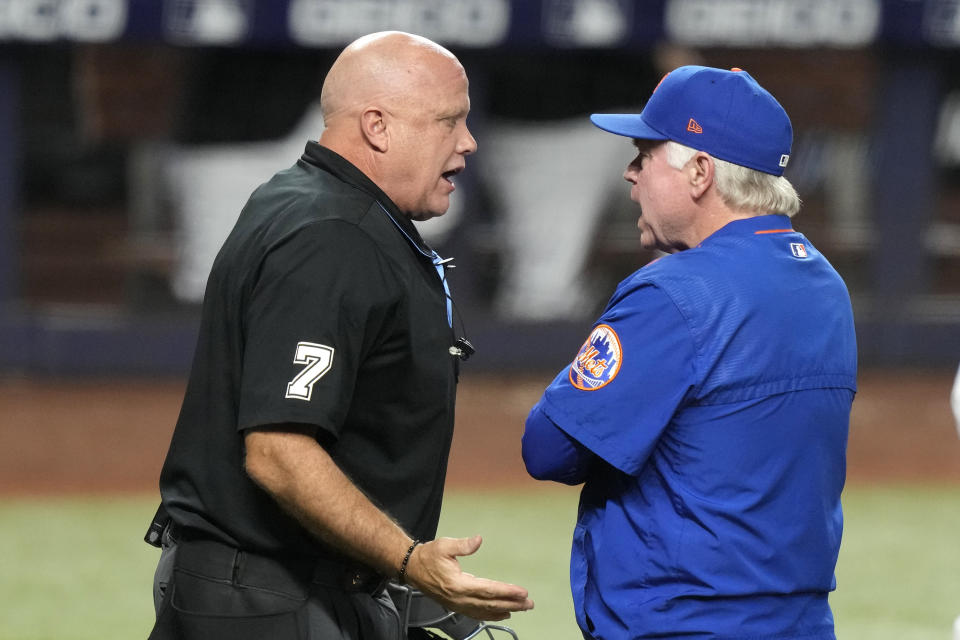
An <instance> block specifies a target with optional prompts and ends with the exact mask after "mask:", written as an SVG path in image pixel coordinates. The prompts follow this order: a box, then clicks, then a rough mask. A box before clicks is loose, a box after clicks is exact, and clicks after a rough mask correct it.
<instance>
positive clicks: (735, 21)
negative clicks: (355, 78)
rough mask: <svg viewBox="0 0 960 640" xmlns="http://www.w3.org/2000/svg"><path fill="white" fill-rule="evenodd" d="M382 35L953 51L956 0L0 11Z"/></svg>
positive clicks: (45, 27) (365, 1) (57, 0)
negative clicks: (896, 45) (885, 45)
mask: <svg viewBox="0 0 960 640" xmlns="http://www.w3.org/2000/svg"><path fill="white" fill-rule="evenodd" d="M383 29H399V30H403V31H410V32H413V33H419V34H421V35H424V36H427V37H429V38H432V39H434V40H437V41H438V42H441V43H443V44H446V45H448V46H453V47H466V48H496V47H554V48H578V47H579V48H629V47H645V46H650V45H652V44H653V43H655V42H658V41H661V40H669V41H673V42H678V43H681V44H688V45H693V46H720V47H722V46H735V47H744V46H748V47H749V46H763V47H822V46H830V47H863V46H867V45H869V44H871V43H874V42H877V41H895V42H900V43H905V44H911V45H930V46H937V47H955V46H957V45H958V44H960V2H957V0H649V1H648V0H513V1H511V0H0V41H22V42H32V43H44V42H56V41H64V40H65V41H76V42H110V41H115V40H139V41H153V42H167V43H170V44H175V45H183V46H232V47H243V46H290V45H294V46H301V47H311V48H338V47H340V46H342V45H343V44H345V43H347V42H349V41H351V40H353V39H354V38H356V37H358V36H360V35H363V34H365V33H370V32H372V31H379V30H383Z"/></svg>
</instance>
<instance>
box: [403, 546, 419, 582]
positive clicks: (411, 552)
mask: <svg viewBox="0 0 960 640" xmlns="http://www.w3.org/2000/svg"><path fill="white" fill-rule="evenodd" d="M418 544H421V543H420V541H419V540H414V541H413V544H412V545H410V548H409V549H407V555H405V556H403V562H401V563H400V572H399V573H398V574H397V580H398V581H399V582H400V584H406V579H407V563H409V562H410V556H412V555H413V550H414V549H416V548H417V545H418Z"/></svg>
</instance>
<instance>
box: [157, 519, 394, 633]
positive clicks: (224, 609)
mask: <svg viewBox="0 0 960 640" xmlns="http://www.w3.org/2000/svg"><path fill="white" fill-rule="evenodd" d="M164 543H165V545H164V550H163V554H162V556H161V560H160V564H159V565H158V566H157V575H156V577H155V582H154V590H155V595H156V596H157V600H156V605H157V621H156V625H155V626H154V628H153V632H152V633H151V634H150V640H173V639H175V638H176V639H183V640H194V639H196V640H201V639H202V640H221V639H222V640H254V639H256V640H267V639H269V640H307V639H313V640H399V639H400V638H402V637H403V636H402V635H401V630H400V626H401V622H400V617H399V615H398V614H397V610H396V608H395V607H394V605H393V602H392V601H391V599H390V597H389V595H387V593H386V591H385V590H384V589H382V588H381V589H379V590H377V589H376V588H375V587H374V588H371V589H368V590H367V591H363V590H347V589H345V588H344V585H343V583H342V581H341V576H337V575H327V576H325V575H324V572H323V571H322V568H321V570H316V569H315V568H313V567H300V566H295V565H291V564H290V563H287V564H283V563H280V562H277V561H275V560H272V559H270V558H265V557H263V556H256V555H252V554H247V553H243V552H239V551H237V550H236V549H234V548H232V547H230V546H227V545H223V544H221V543H219V542H214V541H209V540H191V541H181V542H179V543H176V542H174V541H173V540H171V539H169V537H168V536H165V540H164Z"/></svg>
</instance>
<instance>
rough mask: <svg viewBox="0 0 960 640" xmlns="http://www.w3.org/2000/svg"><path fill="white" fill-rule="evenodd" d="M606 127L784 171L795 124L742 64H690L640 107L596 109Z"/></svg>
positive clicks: (768, 170) (663, 82) (596, 121)
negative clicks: (726, 66)
mask: <svg viewBox="0 0 960 640" xmlns="http://www.w3.org/2000/svg"><path fill="white" fill-rule="evenodd" d="M590 121H591V122H593V124H595V125H597V126H598V127H600V128H601V129H603V130H604V131H609V132H610V133H615V134H617V135H620V136H628V137H630V138H639V139H641V140H673V141H674V142H679V143H680V144H682V145H686V146H688V147H692V148H694V149H697V150H699V151H705V152H707V153H709V154H710V155H712V156H714V157H715V158H719V159H721V160H726V161H727V162H732V163H733V164H738V165H741V166H744V167H749V168H751V169H756V170H757V171H762V172H764V173H770V174H773V175H775V176H781V175H783V170H784V168H785V167H786V166H787V161H788V160H789V159H790V147H791V146H792V144H793V127H792V126H791V125H790V118H789V117H788V116H787V112H786V111H784V109H783V107H781V106H780V103H779V102H777V100H776V99H775V98H774V97H773V96H772V95H770V92H769V91H767V90H766V89H764V88H763V87H761V86H760V85H759V84H757V81H756V80H754V79H753V78H752V77H751V76H750V74H749V73H747V72H746V71H743V70H741V69H736V68H734V69H731V70H730V71H726V70H724V69H714V68H713V67H701V66H695V65H689V66H685V67H678V68H677V69H674V70H673V71H671V72H670V73H668V74H667V75H665V76H664V77H663V79H662V80H661V81H660V84H659V85H657V88H656V89H654V90H653V95H651V96H650V100H649V101H647V104H646V106H645V107H644V108H643V110H642V111H641V112H640V113H595V114H593V115H591V116H590Z"/></svg>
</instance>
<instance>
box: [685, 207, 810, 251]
mask: <svg viewBox="0 0 960 640" xmlns="http://www.w3.org/2000/svg"><path fill="white" fill-rule="evenodd" d="M778 231H780V232H792V231H793V226H792V225H791V224H790V217H789V216H785V215H783V214H780V213H776V214H771V215H765V216H754V217H752V218H743V219H740V220H733V221H732V222H728V223H727V224H725V225H724V226H722V227H720V228H719V229H717V230H716V231H714V232H713V233H711V234H710V235H709V236H707V237H706V238H705V239H704V240H703V242H701V243H700V245H699V246H703V245H705V244H709V242H710V241H711V240H713V239H714V238H722V237H726V236H748V235H754V234H767V233H776V232H778Z"/></svg>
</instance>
